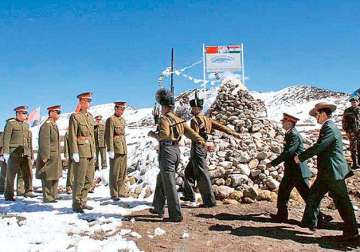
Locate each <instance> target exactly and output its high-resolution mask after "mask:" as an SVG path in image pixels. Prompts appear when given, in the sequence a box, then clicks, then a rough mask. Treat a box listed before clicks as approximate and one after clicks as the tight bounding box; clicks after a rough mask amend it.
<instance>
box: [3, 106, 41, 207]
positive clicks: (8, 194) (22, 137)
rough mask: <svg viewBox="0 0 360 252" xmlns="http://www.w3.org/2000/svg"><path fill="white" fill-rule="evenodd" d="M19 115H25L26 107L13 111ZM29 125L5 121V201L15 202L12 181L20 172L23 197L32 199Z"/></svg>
mask: <svg viewBox="0 0 360 252" xmlns="http://www.w3.org/2000/svg"><path fill="white" fill-rule="evenodd" d="M15 111H16V112H19V113H27V107H26V106H20V107H18V108H16V109H15ZM29 132H30V130H29V124H28V123H27V122H25V121H20V120H17V119H15V118H11V119H9V120H7V122H6V125H5V129H4V138H3V140H4V147H3V148H4V149H3V153H4V157H5V156H7V157H8V161H7V168H8V169H7V173H6V182H5V200H15V198H14V181H15V177H16V175H18V176H19V173H20V172H21V173H22V175H23V177H24V180H25V194H24V196H25V197H27V196H29V197H33V196H34V195H33V194H32V193H31V191H32V181H31V178H32V174H31V166H30V163H31V156H32V146H31V140H30V139H31V135H30V133H29Z"/></svg>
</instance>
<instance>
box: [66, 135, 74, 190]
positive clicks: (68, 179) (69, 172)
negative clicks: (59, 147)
mask: <svg viewBox="0 0 360 252" xmlns="http://www.w3.org/2000/svg"><path fill="white" fill-rule="evenodd" d="M64 158H65V161H66V167H67V175H66V193H67V194H71V193H72V185H73V181H74V169H73V165H72V163H73V162H72V159H71V152H70V146H69V129H67V131H66V133H65V135H64Z"/></svg>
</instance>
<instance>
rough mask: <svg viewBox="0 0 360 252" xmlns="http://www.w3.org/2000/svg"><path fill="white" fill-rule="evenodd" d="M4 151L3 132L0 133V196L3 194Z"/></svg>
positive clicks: (4, 175)
mask: <svg viewBox="0 0 360 252" xmlns="http://www.w3.org/2000/svg"><path fill="white" fill-rule="evenodd" d="M3 150H4V132H2V131H1V132H0V169H1V171H0V194H4V192H5V178H6V163H5V160H4V156H3Z"/></svg>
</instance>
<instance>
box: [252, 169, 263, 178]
mask: <svg viewBox="0 0 360 252" xmlns="http://www.w3.org/2000/svg"><path fill="white" fill-rule="evenodd" d="M260 173H261V170H257V169H256V170H252V171H251V172H250V176H251V177H252V178H256V177H257V176H259V174H260Z"/></svg>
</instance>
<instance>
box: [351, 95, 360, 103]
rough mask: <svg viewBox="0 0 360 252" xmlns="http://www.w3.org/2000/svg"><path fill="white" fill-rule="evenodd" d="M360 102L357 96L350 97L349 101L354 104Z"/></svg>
mask: <svg viewBox="0 0 360 252" xmlns="http://www.w3.org/2000/svg"><path fill="white" fill-rule="evenodd" d="M359 100H360V97H359V96H357V95H356V96H352V97H350V100H349V101H351V102H352V101H355V102H357V101H359Z"/></svg>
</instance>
